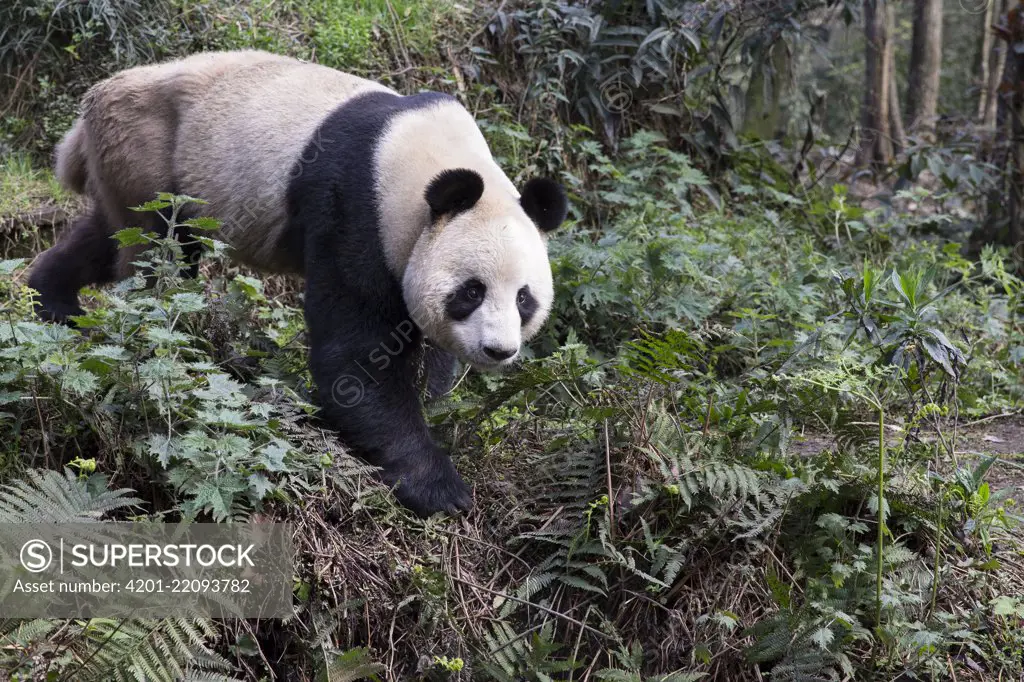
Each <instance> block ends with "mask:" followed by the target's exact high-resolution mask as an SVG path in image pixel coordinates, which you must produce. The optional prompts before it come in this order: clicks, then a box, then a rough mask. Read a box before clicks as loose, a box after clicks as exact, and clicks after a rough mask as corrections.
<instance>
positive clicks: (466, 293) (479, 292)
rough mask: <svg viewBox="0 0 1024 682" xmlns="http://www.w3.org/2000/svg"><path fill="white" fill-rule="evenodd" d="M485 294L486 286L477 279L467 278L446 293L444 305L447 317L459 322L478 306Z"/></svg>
mask: <svg viewBox="0 0 1024 682" xmlns="http://www.w3.org/2000/svg"><path fill="white" fill-rule="evenodd" d="M486 295H487V287H486V286H485V285H484V283H483V282H481V281H480V280H478V279H468V280H466V281H465V282H463V283H462V284H461V285H459V288H458V289H456V290H455V291H453V292H452V293H450V294H448V297H447V298H446V299H445V302H444V307H445V311H446V312H447V313H448V317H450V318H452V319H453V320H455V321H456V322H460V321H462V320H464V319H466V318H467V317H469V316H470V315H472V314H473V311H474V310H476V309H477V308H479V307H480V305H481V304H482V303H483V302H484V297H485V296H486Z"/></svg>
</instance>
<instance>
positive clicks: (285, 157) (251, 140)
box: [174, 60, 391, 271]
mask: <svg viewBox="0 0 1024 682" xmlns="http://www.w3.org/2000/svg"><path fill="white" fill-rule="evenodd" d="M370 91H385V92H391V91H390V90H388V88H386V87H384V86H382V85H379V84H377V83H373V82H372V81H368V80H364V79H362V78H358V77H356V76H351V75H348V74H344V73H341V72H338V71H335V70H333V69H329V68H326V67H322V66H317V65H313V64H304V63H301V62H297V61H292V60H288V61H275V62H271V63H264V64H258V65H253V66H251V67H248V68H246V69H242V70H238V71H236V72H233V73H232V74H231V75H230V77H224V78H221V79H220V80H219V81H218V82H217V83H216V87H215V88H213V89H211V91H209V92H208V93H207V95H206V96H205V97H203V98H201V99H198V100H197V101H195V102H194V103H191V105H190V106H189V107H188V109H187V111H186V113H185V115H184V116H183V117H182V119H181V121H180V124H179V127H178V131H177V140H176V144H175V154H174V167H175V176H176V179H177V184H178V191H180V192H183V193H187V194H189V195H192V196H197V197H199V198H202V199H205V200H206V201H208V202H209V205H208V207H206V208H207V209H208V210H207V211H206V212H207V213H209V214H211V215H213V216H214V217H216V218H218V219H219V220H220V221H221V224H222V226H221V230H220V234H219V237H220V238H221V239H223V240H224V241H225V242H227V243H228V244H229V245H231V246H232V247H233V249H234V251H235V256H236V257H237V258H239V259H240V260H242V261H244V262H247V263H249V264H251V265H253V266H255V267H258V268H261V269H265V270H272V271H289V270H295V269H296V267H297V263H296V259H295V257H294V254H289V253H288V252H287V251H288V250H287V249H286V248H282V246H281V241H282V235H283V234H284V231H285V229H286V227H287V210H286V194H287V190H288V185H289V183H290V181H291V180H292V179H293V178H294V177H296V175H300V174H301V173H302V172H303V167H304V166H305V165H306V164H308V163H311V162H313V161H315V160H316V157H317V155H318V154H320V153H322V152H323V153H330V152H331V151H336V150H332V142H333V141H332V140H331V139H329V136H328V135H325V134H324V133H323V132H322V131H320V125H321V123H322V122H323V121H324V120H325V119H326V118H327V117H328V116H329V115H330V113H331V112H332V111H334V110H336V109H337V108H338V107H339V106H341V105H342V104H343V103H344V102H346V101H347V100H349V99H351V98H352V97H353V96H355V95H358V94H362V93H365V92H370ZM306 157H309V158H306Z"/></svg>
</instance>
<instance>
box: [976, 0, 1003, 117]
mask: <svg viewBox="0 0 1024 682" xmlns="http://www.w3.org/2000/svg"><path fill="white" fill-rule="evenodd" d="M997 4H999V0H989V2H986V3H985V12H984V13H983V14H982V15H981V50H980V51H979V53H978V73H979V79H978V122H979V123H980V122H981V121H984V120H985V104H986V103H987V102H988V74H989V72H990V70H991V68H992V67H991V63H992V54H991V53H992V43H993V39H992V38H993V36H992V28H991V27H992V17H993V16H995V13H996V12H998V11H999V10H998V8H997V7H996V5H997Z"/></svg>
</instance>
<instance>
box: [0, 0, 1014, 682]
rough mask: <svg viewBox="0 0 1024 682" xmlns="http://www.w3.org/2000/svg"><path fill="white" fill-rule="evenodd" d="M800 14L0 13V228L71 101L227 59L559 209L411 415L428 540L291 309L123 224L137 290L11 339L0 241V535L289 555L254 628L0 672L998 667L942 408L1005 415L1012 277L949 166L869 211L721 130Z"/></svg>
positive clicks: (777, 9)
mask: <svg viewBox="0 0 1024 682" xmlns="http://www.w3.org/2000/svg"><path fill="white" fill-rule="evenodd" d="M827 5H828V3H822V4H820V5H818V4H811V5H807V4H805V3H793V4H788V3H785V2H777V3H771V4H765V3H741V4H739V5H738V6H737V7H733V8H726V7H725V6H724V5H715V4H713V3H706V4H701V5H699V6H695V5H686V4H684V3H673V2H652V3H606V4H602V5H594V6H592V7H591V6H586V5H582V4H581V5H560V4H557V3H553V2H543V3H502V4H501V5H495V6H491V5H482V6H479V7H478V6H473V7H468V6H462V5H458V4H454V3H443V2H433V1H431V2H425V3H421V2H409V3H402V2H394V1H392V2H388V1H386V0H385V1H384V2H379V1H373V2H354V1H352V2H348V1H347V2H328V1H326V0H291V1H288V2H271V1H269V0H267V1H262V0H259V1H255V2H247V3H227V2H219V1H218V0H206V1H204V2H201V3H181V2H177V1H176V0H175V1H171V0H162V1H161V2H153V3H133V2H127V3H119V4H117V5H116V6H115V5H114V4H112V3H107V2H104V1H103V0H88V1H87V2H83V3H72V4H68V3H59V2H56V1H55V0H17V1H16V2H13V3H8V4H6V5H4V6H3V7H0V26H8V27H11V28H9V29H8V30H7V32H6V33H4V34H3V35H2V36H0V68H2V70H3V74H4V80H3V83H4V87H8V88H12V89H11V90H9V92H12V94H13V95H15V96H13V97H11V98H9V99H7V101H8V102H9V104H7V105H5V107H6V108H5V109H4V110H3V113H2V114H0V135H2V137H3V143H2V144H6V145H7V146H8V147H10V149H11V150H12V151H14V152H16V153H14V154H10V155H8V156H7V157H6V158H7V161H6V162H5V170H4V187H5V190H6V192H5V193H6V194H8V195H10V196H12V197H15V198H16V199H15V200H10V199H6V198H0V201H9V202H10V203H9V205H4V206H5V210H6V211H7V212H8V215H10V214H15V215H17V214H21V213H22V212H23V211H24V210H25V208H26V205H33V204H36V203H40V202H45V201H46V200H47V199H46V197H49V200H51V201H53V202H56V203H58V204H60V205H66V204H68V203H70V202H73V201H74V200H73V199H69V198H68V197H66V196H62V195H60V194H58V193H57V192H56V190H55V189H54V188H53V187H52V184H53V182H52V177H50V176H49V175H47V173H46V172H45V171H42V170H39V169H38V167H37V166H38V161H39V159H41V158H43V157H44V156H45V154H46V153H47V151H48V150H49V148H50V147H51V146H52V144H53V142H54V141H55V140H56V139H58V138H59V136H60V134H62V133H63V131H64V130H65V129H66V128H67V127H68V125H69V124H70V122H71V120H72V119H73V116H74V111H75V103H76V102H77V98H78V96H79V94H80V93H81V92H82V91H83V90H84V89H85V88H86V87H87V86H88V85H89V84H90V83H92V82H94V81H95V80H96V79H98V78H100V77H102V76H103V75H106V74H108V73H110V72H112V71H114V70H116V69H118V68H122V67H124V66H127V65H129V64H132V63H139V62H145V61H150V60H152V59H155V58H161V57H167V56H170V55H177V54H184V53H188V52H193V51H196V50H198V49H234V48H242V47H259V48H262V49H269V50H273V51H277V52H283V53H289V54H294V55H297V56H301V57H304V58H308V59H315V60H317V61H319V62H321V63H325V64H328V65H330V66H334V67H337V68H342V69H346V70H349V71H354V72H357V73H360V74H363V75H367V76H370V77H374V78H378V79H381V80H384V81H386V82H388V83H390V84H392V85H394V86H395V87H398V88H400V89H403V90H405V91H413V90H415V89H417V88H420V87H430V88H435V89H442V90H445V91H449V92H453V93H455V94H456V95H458V96H459V97H460V98H461V99H462V100H463V101H464V102H465V103H466V105H467V106H468V107H469V108H470V109H471V110H472V111H473V112H474V113H475V114H476V116H477V117H478V120H479V121H480V123H481V127H482V128H483V129H484V131H485V134H486V135H487V137H488V139H489V141H490V143H491V145H492V149H493V150H494V152H495V155H496V157H497V158H498V159H499V161H500V162H501V163H502V165H503V166H504V167H505V168H506V169H507V170H508V173H509V175H510V177H513V178H515V179H517V180H518V179H521V178H525V177H529V176H531V175H533V174H536V173H539V172H545V173H552V174H555V175H557V176H558V177H560V178H561V179H562V180H563V181H564V182H565V183H566V185H567V186H568V187H569V188H570V191H571V194H572V203H573V214H572V220H571V222H570V224H569V225H568V226H567V227H566V228H564V229H563V230H561V231H560V232H559V233H558V234H557V236H555V237H554V238H553V239H552V241H551V244H550V250H551V257H552V268H553V272H554V275H555V281H556V305H555V310H554V312H553V314H552V317H551V320H550V322H549V323H548V325H547V326H546V328H545V331H544V332H543V334H542V336H541V338H539V339H538V340H537V341H536V342H535V343H533V344H532V355H533V357H531V358H529V359H527V360H526V361H525V362H524V363H523V366H522V367H520V368H518V370H517V371H515V372H512V373H509V374H506V375H501V376H483V375H476V374H468V375H466V376H464V377H463V378H462V379H461V380H460V382H459V384H458V386H457V388H456V389H455V391H454V392H453V394H452V395H450V396H446V397H445V398H443V399H441V400H439V401H435V402H432V403H430V404H428V406H427V410H428V415H429V416H430V419H431V421H432V423H433V424H434V426H435V427H436V430H437V433H438V434H439V436H440V437H441V438H442V439H443V440H444V441H445V442H446V443H447V444H448V445H450V446H451V447H452V449H453V452H454V453H455V455H456V462H457V464H458V466H459V468H460V470H461V471H462V472H463V473H464V474H465V475H466V477H467V479H468V480H469V481H471V482H472V484H473V486H474V491H475V498H476V509H475V510H474V512H473V513H472V514H470V515H468V516H466V517H462V518H458V519H451V518H442V517H438V518H434V519H430V520H427V521H420V520H417V519H414V518H412V517H411V516H409V515H408V514H407V513H406V512H405V511H404V510H403V509H401V508H399V507H397V506H396V504H395V503H394V501H393V498H392V497H391V496H390V494H389V492H388V491H387V490H385V489H383V488H381V487H380V486H379V485H377V484H375V483H374V482H373V479H372V476H371V475H370V471H369V469H368V468H367V467H366V466H365V465H363V464H361V463H360V462H359V460H357V459H355V458H354V457H352V456H351V455H350V454H349V453H348V452H347V451H346V450H345V449H344V447H343V445H342V444H340V443H338V442H337V441H336V439H335V438H334V437H333V435H332V434H331V433H329V432H328V431H325V430H324V429H323V427H322V424H320V423H319V422H318V421H317V420H316V419H315V409H314V408H313V406H312V403H313V400H312V397H311V396H312V387H311V385H310V382H309V377H308V373H307V372H306V369H305V347H304V343H305V340H304V334H303V323H302V314H301V310H300V307H299V300H298V296H297V293H296V288H295V283H294V282H290V281H284V280H281V279H280V278H268V277H260V276H258V275H257V274H255V273H251V272H247V271H244V270H241V269H239V268H238V267H237V266H234V265H232V264H230V263H228V262H227V261H226V260H225V259H224V258H223V257H222V251H223V248H222V246H221V245H219V244H218V243H216V242H215V241H213V240H209V239H207V242H208V246H209V247H210V250H211V251H212V255H211V257H210V258H209V259H208V261H207V263H206V264H205V265H204V268H203V274H202V276H201V277H200V278H199V279H195V280H189V279H186V278H184V277H182V276H181V270H180V266H179V264H178V263H177V261H176V258H177V257H179V256H180V245H179V244H178V243H177V242H176V241H174V240H173V239H171V240H161V239H155V238H153V237H150V236H147V235H143V234H142V233H141V232H140V231H139V230H133V229H129V230H126V231H124V232H122V233H121V238H122V241H123V242H124V243H125V244H135V243H148V244H150V245H151V246H153V247H154V248H153V249H152V250H151V251H150V252H149V254H150V255H149V256H148V257H147V258H148V260H149V262H150V264H151V266H152V268H153V269H154V272H155V273H156V276H157V279H156V285H155V286H153V287H149V288H147V287H145V286H144V284H145V282H144V281H143V280H142V278H141V277H136V278H133V279H129V280H126V281H124V282H121V283H119V284H117V285H116V286H114V287H110V288H107V289H105V290H102V291H90V292H87V296H86V299H87V303H88V310H89V312H88V314H87V315H86V316H85V317H84V318H82V319H81V320H79V324H80V329H79V330H75V331H72V330H69V329H66V328H64V327H59V326H55V325H50V324H41V323H39V322H38V321H37V320H36V319H35V318H34V316H33V314H32V308H31V305H32V303H31V296H32V292H31V291H29V290H27V289H26V288H25V287H24V286H23V282H24V273H25V270H26V265H27V261H26V260H25V259H23V258H17V257H15V256H21V255H27V254H29V253H31V252H34V251H36V250H38V248H39V246H40V242H46V241H47V240H48V239H50V238H51V236H50V235H47V234H45V233H42V232H40V231H38V230H34V229H32V228H31V227H29V228H25V227H24V226H22V227H21V229H22V230H23V231H22V232H21V233H19V235H20V236H19V237H18V238H17V239H15V240H14V241H13V243H12V244H11V245H10V248H7V249H5V251H6V252H7V253H6V255H7V257H8V259H7V260H4V261H3V262H2V263H0V290H2V292H3V296H2V297H0V301H2V303H0V431H2V433H3V437H2V438H0V484H2V485H3V486H5V487H3V488H2V489H0V522H20V521H33V520H35V521H38V520H53V519H57V518H100V517H102V518H136V517H138V518H142V517H145V518H154V519H168V520H170V519H179V518H192V519H201V520H216V521H220V522H226V523H227V522H239V521H244V520H249V519H260V518H267V517H269V518H275V519H280V520H287V521H290V522H292V523H294V524H296V527H297V533H296V537H297V539H298V540H299V542H300V557H299V562H298V564H297V565H296V571H295V585H294V593H295V605H296V613H295V617H294V618H293V619H292V620H290V621H287V622H282V623H261V624H259V625H258V626H254V625H252V624H248V623H214V622H208V621H203V620H195V621H159V622H142V621H129V622H109V621H101V620H89V621H67V622H64V621H61V622H57V621H25V620H20V619H11V618H5V617H4V616H2V615H0V669H2V670H4V672H6V673H7V674H8V675H9V677H10V678H11V679H34V678H38V677H40V676H42V677H43V678H48V679H76V680H77V679H147V680H160V679H168V680H171V679H206V680H214V679H271V675H272V674H276V675H279V676H283V678H284V679H301V680H307V679H309V680H313V679H316V680H349V679H351V680H355V679H363V678H367V677H368V678H371V679H373V678H376V679H403V680H404V679H426V680H440V679H453V680H456V679H457V680H470V679H495V680H521V679H528V680H550V679H581V680H582V679H599V680H631V681H632V680H637V681H643V682H646V681H648V680H662V681H666V680H675V681H677V682H678V681H682V680H697V679H716V680H755V679H765V678H766V677H767V678H768V679H772V680H817V679H824V680H838V679H896V678H897V676H900V675H903V676H905V678H906V679H946V678H949V679H958V680H964V679H997V678H999V676H1000V675H1001V676H1003V677H1004V678H1005V677H1008V676H1011V677H1012V676H1019V675H1020V674H1021V672H1022V671H1021V660H1022V659H1021V651H1022V646H1024V642H1022V639H1021V635H1020V628H1019V625H1020V622H1021V618H1022V617H1024V605H1022V604H1021V600H1020V596H1019V595H1020V594H1021V588H1022V586H1024V575H1022V574H1021V570H1020V568H1019V563H1018V561H1017V548H1018V545H1017V541H1018V540H1017V535H1016V531H1015V525H1016V522H1017V516H1016V507H1015V505H1014V503H1013V502H1012V501H1011V500H1010V499H1008V491H1006V490H1000V489H998V488H997V487H996V486H995V485H994V484H990V482H989V481H990V479H991V478H992V472H994V471H998V470H999V468H1000V467H1001V466H1010V465H1011V464H1012V462H1010V463H1008V464H1004V463H1003V462H997V461H996V459H995V458H991V457H977V456H970V455H968V454H965V453H964V446H963V444H962V442H961V440H962V438H963V437H964V436H963V435H962V434H961V430H962V429H963V427H964V424H965V423H966V422H970V421H973V420H978V419H984V418H988V417H990V416H992V415H1000V414H1013V413H1015V412H1018V411H1019V410H1020V408H1021V406H1022V402H1024V382H1022V381H1021V376H1022V371H1024V341H1022V334H1021V331H1022V312H1024V287H1022V282H1021V280H1020V279H1019V278H1018V277H1017V276H1015V275H1014V274H1013V266H1014V263H1013V261H1012V259H1011V256H1010V254H1008V253H1006V252H999V251H997V250H995V249H991V248H990V249H986V250H985V251H984V252H983V253H981V255H980V257H979V258H978V259H977V260H967V259H966V258H965V257H964V256H963V255H962V253H961V251H962V249H961V245H960V244H959V243H957V242H955V241H952V240H951V236H953V235H955V234H956V232H955V230H954V229H953V228H954V227H955V226H956V224H957V223H958V222H959V221H962V219H963V218H962V212H961V209H962V208H963V207H964V206H965V205H966V206H967V208H968V209H970V205H971V204H970V199H971V198H972V197H975V196H977V195H978V194H979V193H981V192H983V191H985V189H986V188H987V187H988V186H989V185H987V184H986V183H988V182H989V178H988V176H987V175H986V172H987V171H986V170H985V169H983V168H980V167H979V166H978V165H977V164H975V163H973V162H972V161H971V160H970V159H965V158H964V157H963V155H962V154H960V153H959V152H958V151H957V150H956V149H955V148H954V149H933V150H927V151H922V152H921V153H920V154H919V155H918V156H916V157H915V159H916V160H915V161H914V162H915V163H918V164H924V165H925V166H927V167H929V168H933V169H934V170H935V171H936V172H935V175H936V177H939V178H941V180H942V182H941V184H939V185H938V186H937V187H936V188H933V189H932V190H925V189H921V188H916V189H913V190H910V191H909V192H907V193H906V194H904V195H899V196H896V197H894V201H893V203H892V205H883V206H880V207H877V208H873V209H870V210H869V209H867V208H865V207H864V206H862V205H861V203H860V202H858V201H857V200H856V198H854V197H851V196H850V195H849V193H848V190H847V188H846V186H845V185H843V184H839V183H837V182H835V178H834V177H833V176H830V175H829V173H828V169H827V168H826V167H825V166H824V165H823V166H822V167H821V168H816V167H814V165H813V164H811V163H810V161H808V163H807V165H805V166H804V172H803V173H794V171H793V159H794V155H793V153H792V151H791V150H788V151H787V149H788V148H787V147H786V145H784V144H783V145H779V144H778V143H777V142H774V141H765V140H761V139H758V138H756V137H754V136H753V135H752V134H749V133H750V132H751V131H747V133H748V134H741V132H740V131H739V129H740V126H739V125H737V123H736V122H737V118H736V112H737V111H738V109H739V108H744V107H745V106H746V103H747V102H748V101H749V99H750V97H749V93H750V88H751V87H754V86H752V85H751V84H755V85H763V83H762V82H761V81H759V80H758V79H759V78H761V79H763V78H764V76H763V74H761V75H759V73H758V72H759V71H760V70H761V69H762V67H763V66H764V65H765V64H766V63H770V64H779V63H780V62H779V61H778V55H779V52H778V51H781V50H783V48H784V47H785V46H792V45H801V44H806V45H810V44H813V40H815V39H816V38H815V32H814V31H813V30H811V29H812V28H813V26H812V22H809V21H807V22H805V23H802V22H804V21H805V20H806V19H807V18H808V17H811V16H813V13H814V11H817V10H820V9H827V8H828V7H827ZM840 9H842V8H840ZM847 9H848V8H847ZM854 9H855V8H854ZM727 10H731V11H727ZM768 10H771V11H768ZM826 37H827V36H826ZM840 75H841V74H840ZM830 82H831V81H830ZM19 84H20V85H19ZM830 87H831V86H830ZM835 87H836V88H837V89H838V86H835ZM15 88H16V89H17V90H15ZM619 95H625V96H626V99H625V100H622V99H620V98H619ZM0 101H3V100H2V99H0ZM622 101H626V102H628V105H627V107H626V108H625V109H622V108H621V107H620V106H619V104H618V103H621V102H622ZM793 111H794V112H795V111H798V110H797V109H794V110H793ZM793 115H794V116H796V114H793ZM794 120H796V119H794ZM797 130H802V128H799V127H798V128H797ZM783 140H784V141H785V138H783ZM37 197H38V198H37ZM26 198H28V199H26ZM189 201H191V199H189V198H187V197H185V198H183V197H172V196H169V195H165V196H162V197H159V198H156V199H155V200H154V202H152V203H151V204H150V205H148V206H145V207H142V208H143V209H144V210H157V209H160V208H167V209H176V208H177V207H179V206H180V205H182V204H183V203H185V202H189ZM900 202H903V203H900ZM907 202H918V203H926V204H928V205H929V206H932V207H934V210H933V211H931V212H929V213H911V212H906V211H903V210H901V207H902V206H905V205H906V203H907ZM0 205H2V204H0ZM203 225H205V223H204V224H203ZM201 226H202V225H201ZM204 239H206V238H204ZM29 247H31V248H29ZM806 436H810V437H811V438H810V439H809V441H808V442H803V443H802V442H801V441H802V437H806ZM1018 454H1022V453H1018ZM1007 459H1010V460H1012V457H1009V458H1007ZM119 489H130V490H132V491H134V492H133V493H132V496H133V497H134V498H137V499H132V500H128V499H127V497H126V496H127V493H125V494H124V495H120V494H115V493H113V492H111V491H115V490H119Z"/></svg>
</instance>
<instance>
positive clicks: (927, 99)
mask: <svg viewBox="0 0 1024 682" xmlns="http://www.w3.org/2000/svg"><path fill="white" fill-rule="evenodd" d="M941 72H942V0H914V34H913V38H912V41H911V45H910V78H909V79H908V87H907V116H908V117H909V119H910V129H911V130H933V129H934V128H935V119H936V110H937V109H938V104H939V75H940V74H941Z"/></svg>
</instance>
